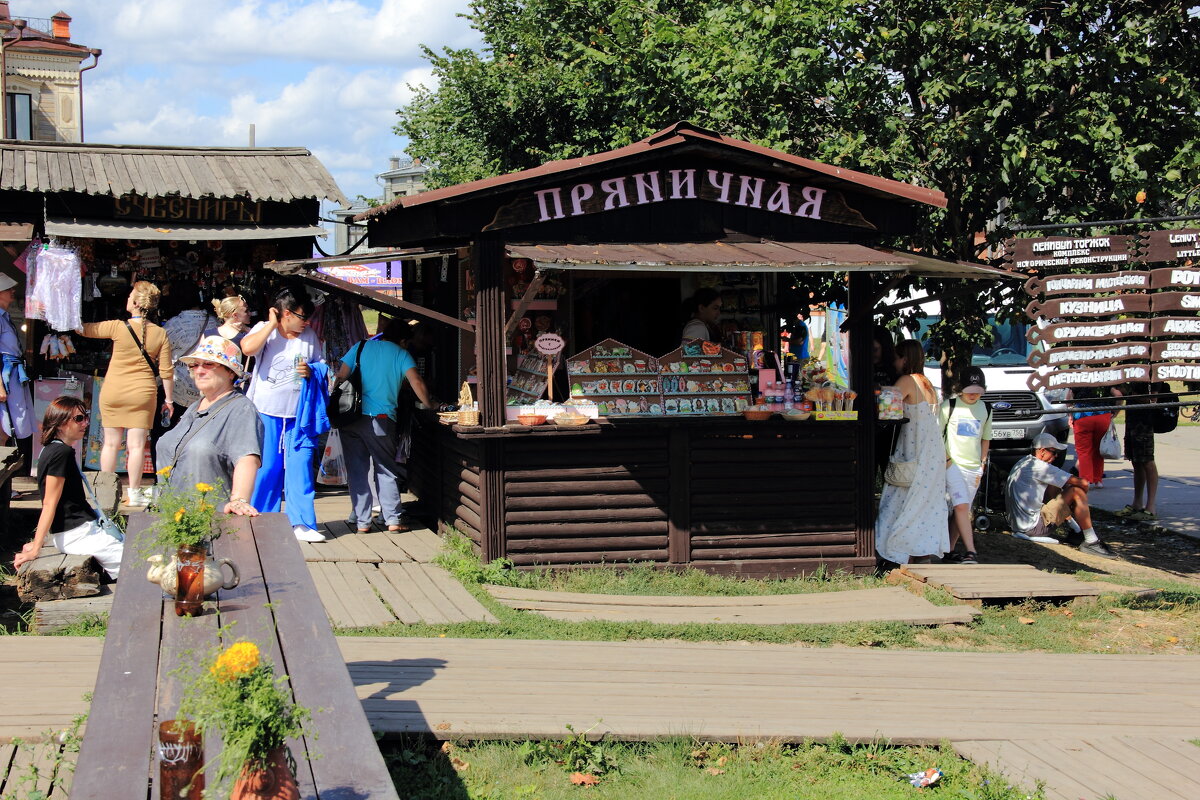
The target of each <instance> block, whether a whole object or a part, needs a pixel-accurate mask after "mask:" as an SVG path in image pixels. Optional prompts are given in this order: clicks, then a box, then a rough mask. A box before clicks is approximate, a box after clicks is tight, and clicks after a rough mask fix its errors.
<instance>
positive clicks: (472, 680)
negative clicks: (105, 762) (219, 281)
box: [0, 637, 1200, 800]
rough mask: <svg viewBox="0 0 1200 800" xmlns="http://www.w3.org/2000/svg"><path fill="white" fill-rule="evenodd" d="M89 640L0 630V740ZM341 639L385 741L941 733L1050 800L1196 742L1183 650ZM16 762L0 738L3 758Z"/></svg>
mask: <svg viewBox="0 0 1200 800" xmlns="http://www.w3.org/2000/svg"><path fill="white" fill-rule="evenodd" d="M100 645H101V640H99V639H85V638H78V637H74V638H66V637H64V638H58V637H49V638H47V637H9V638H7V639H6V640H5V647H4V648H3V650H2V651H0V664H3V668H4V674H5V678H6V680H5V681H4V682H3V684H0V742H4V741H7V740H9V739H11V738H12V737H13V736H24V737H36V736H37V735H38V734H40V733H42V732H44V731H50V730H61V729H63V728H66V727H68V726H69V725H70V721H71V718H72V716H74V715H75V714H77V713H79V712H80V711H82V710H84V708H85V704H84V703H83V701H82V696H83V693H84V692H86V691H88V690H90V689H91V683H92V681H93V680H94V678H95V674H96V669H97V665H98V663H99V658H100ZM338 645H339V647H340V648H341V651H342V654H343V656H344V658H345V659H346V661H347V664H348V666H349V670H350V675H351V678H352V680H353V681H354V684H355V690H356V692H357V694H358V697H359V698H360V699H361V700H362V702H363V705H364V708H365V710H366V712H367V718H368V720H369V721H370V723H371V727H372V728H374V729H375V730H376V731H378V732H382V733H401V732H409V733H422V734H428V735H432V736H435V737H438V738H443V739H450V738H521V739H524V738H527V737H528V738H540V737H556V736H562V735H564V734H565V733H566V725H568V724H570V725H573V726H574V727H575V728H576V730H587V729H589V728H592V727H593V726H595V728H594V730H593V732H594V733H596V734H599V733H601V732H609V733H611V734H613V735H614V736H615V737H616V738H620V739H633V740H641V739H653V738H658V737H663V736H695V737H698V738H702V739H708V740H714V739H719V740H726V741H747V740H754V739H756V738H775V739H779V740H784V741H802V740H804V739H825V738H828V737H829V736H831V735H832V734H833V733H835V732H839V733H842V734H843V735H845V736H846V737H847V738H850V739H852V740H873V739H888V740H891V741H893V742H895V743H919V744H936V743H939V742H940V741H942V740H949V741H951V742H952V743H953V744H954V746H955V748H956V749H957V750H958V751H959V752H960V753H962V754H963V755H964V756H965V757H967V758H970V759H972V760H976V761H981V762H987V763H992V764H993V765H994V766H995V767H996V768H997V769H999V770H1000V771H1002V772H1003V773H1004V774H1005V775H1006V776H1007V777H1008V778H1009V780H1011V781H1014V782H1018V783H1025V784H1026V785H1028V786H1030V788H1032V786H1033V782H1034V781H1036V780H1038V779H1042V780H1044V781H1045V783H1046V787H1047V797H1048V798H1057V799H1058V800H1079V799H1080V798H1083V800H1103V798H1104V797H1105V796H1106V795H1109V794H1111V795H1112V796H1114V797H1116V798H1117V800H1158V798H1162V800H1182V798H1189V799H1190V798H1195V797H1200V791H1197V790H1196V789H1195V784H1196V781H1197V776H1200V768H1198V766H1200V762H1198V760H1197V752H1200V748H1195V746H1194V745H1191V744H1189V743H1188V740H1190V739H1195V738H1200V681H1198V680H1197V679H1196V678H1197V674H1198V672H1197V664H1198V663H1200V662H1198V661H1197V659H1196V657H1195V656H1162V655H1154V656H1121V655H1108V656H1103V655H1061V654H1051V653H927V652H917V651H876V650H868V649H850V648H806V647H793V646H782V645H748V644H740V643H727V644H693V643H683V642H649V641H647V642H550V641H526V640H492V639H476V640H471V639H440V638H421V639H392V638H374V637H363V638H359V637H342V638H340V639H339V640H338ZM47 665H53V669H52V670H48V668H47ZM42 687H45V688H42ZM1189 748H1194V749H1189ZM5 754H8V755H7V756H6V755H5ZM15 756H16V749H15V748H7V749H5V748H3V747H0V760H3V759H4V758H6V757H7V758H8V759H9V761H10V763H11V761H12V759H13V758H15ZM22 758H27V756H23V757H22ZM0 771H2V770H0ZM1172 792H1174V793H1173V794H1172Z"/></svg>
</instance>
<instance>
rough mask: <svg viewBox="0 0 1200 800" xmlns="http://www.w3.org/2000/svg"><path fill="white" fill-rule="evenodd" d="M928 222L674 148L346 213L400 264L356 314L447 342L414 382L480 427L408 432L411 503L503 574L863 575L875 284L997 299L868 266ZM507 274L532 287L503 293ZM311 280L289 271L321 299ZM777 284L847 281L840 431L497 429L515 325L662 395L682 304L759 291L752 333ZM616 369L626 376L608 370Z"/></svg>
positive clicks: (676, 142) (674, 137) (820, 173)
mask: <svg viewBox="0 0 1200 800" xmlns="http://www.w3.org/2000/svg"><path fill="white" fill-rule="evenodd" d="M945 202H946V201H945V198H944V197H943V195H942V194H941V193H940V192H937V191H935V190H931V189H926V188H922V187H918V186H913V185H908V184H903V183H898V182H896V181H891V180H886V179H883V178H878V177H874V176H871V175H865V174H862V173H858V172H854V171H851V170H847V169H843V168H840V167H835V166H831V165H828V164H822V163H818V162H814V161H811V160H808V159H804V158H799V157H796V156H792V155H788V154H785V153H782V152H777V151H773V150H769V149H767V148H764V147H759V146H756V145H753V144H750V143H747V142H741V141H737V140H733V139H730V138H727V137H724V136H720V135H717V134H715V133H712V132H709V131H705V130H702V129H699V128H695V127H692V126H689V125H684V124H679V125H676V126H673V127H671V128H668V129H666V130H663V131H661V132H659V133H657V134H655V135H653V136H651V137H649V138H647V139H645V140H643V141H640V142H636V143H634V144H632V145H629V146H627V147H623V148H620V149H617V150H614V151H611V152H607V153H602V154H599V155H595V156H591V157H587V158H581V159H573V160H568V161H559V162H552V163H548V164H544V165H542V166H540V167H538V168H535V169H531V170H527V171H523V172H517V173H513V174H509V175H503V176H499V177H496V178H491V179H487V180H482V181H477V182H474V183H468V184H463V185H459V186H452V187H448V188H444V189H437V190H433V191H429V192H426V193H423V194H419V195H416V196H411V197H401V198H397V199H396V200H395V201H393V202H392V203H390V204H388V205H385V206H382V207H380V208H377V209H373V210H371V211H369V212H367V213H366V214H364V215H363V217H362V219H364V220H365V221H366V223H367V225H368V231H369V239H370V243H371V245H372V246H391V247H396V248H404V252H403V253H402V254H399V255H395V256H393V257H394V258H400V259H402V260H403V261H404V264H405V293H404V300H403V301H396V302H388V301H381V298H378V297H370V298H368V297H365V296H364V298H363V299H364V301H365V302H369V303H372V304H380V303H382V305H392V306H400V307H402V308H406V309H408V310H409V311H410V312H412V313H415V314H418V315H424V316H426V317H431V318H433V319H435V320H437V321H439V322H447V323H449V324H447V325H443V326H439V329H440V330H441V332H442V333H441V334H440V336H439V339H438V344H437V349H436V350H435V352H434V355H433V357H432V362H433V370H432V371H433V374H432V375H431V376H427V378H429V380H431V381H432V383H433V385H434V386H435V389H436V391H437V392H439V394H440V396H442V397H453V396H454V395H455V394H456V387H457V386H458V384H459V382H461V381H462V380H463V379H464V378H471V376H474V379H476V380H477V396H478V404H479V408H480V411H481V415H482V419H481V424H480V425H478V426H472V427H466V426H461V425H455V426H445V425H439V424H436V421H434V420H433V419H432V415H430V416H429V417H424V418H422V419H421V424H419V425H418V426H416V429H415V431H414V434H413V448H412V456H411V460H410V470H409V472H410V479H411V485H412V488H413V491H415V492H416V493H417V494H418V495H419V496H420V498H421V500H422V502H423V503H424V504H427V505H428V506H429V507H430V508H431V509H432V510H433V511H434V512H435V513H436V514H437V516H438V518H439V519H440V521H441V523H442V525H443V526H446V527H453V528H456V529H458V530H459V531H461V532H463V533H464V534H466V535H467V536H469V537H470V538H471V539H472V540H473V541H474V542H475V543H476V545H477V546H478V548H479V550H480V552H481V553H482V556H483V557H484V558H485V559H492V558H500V557H503V558H508V559H511V560H512V561H513V562H514V563H515V564H517V565H518V566H523V567H526V566H534V565H589V564H598V563H612V562H627V561H630V560H634V561H640V562H652V563H655V564H660V565H663V566H678V565H691V566H694V567H698V568H702V569H705V570H710V571H714V572H724V573H733V574H739V575H747V576H780V575H792V574H797V573H803V572H807V571H811V570H813V569H816V568H817V567H818V566H819V565H825V566H826V567H828V568H831V569H837V568H840V569H845V570H848V571H866V570H871V569H874V567H875V554H874V519H875V502H874V467H873V464H874V452H873V451H874V411H873V409H874V397H873V392H872V384H871V327H872V314H871V310H872V308H873V307H874V304H875V303H876V302H877V300H878V296H877V294H878V293H879V285H878V284H879V282H878V281H877V280H876V277H875V276H877V275H879V274H882V275H884V276H888V277H890V276H896V275H902V274H926V275H933V276H937V277H945V278H1000V277H1007V273H1005V272H1004V271H1001V270H994V269H991V268H988V267H983V266H979V265H972V264H961V263H950V262H944V261H937V260H935V259H931V258H927V257H923V256H920V255H916V254H911V253H903V252H898V251H895V250H893V249H890V248H888V247H885V246H883V243H886V242H889V241H898V240H903V239H904V238H905V237H906V236H907V235H909V234H911V233H912V232H913V230H914V229H915V226H916V223H917V221H918V219H919V218H920V215H922V214H924V213H926V212H927V211H929V210H930V209H935V208H941V207H944V206H945ZM522 260H524V263H523V262H522ZM525 264H532V265H533V267H534V269H535V270H536V273H535V274H534V275H532V276H531V275H529V274H528V272H527V271H526V272H521V269H523V268H524V265H525ZM315 266H316V265H315V264H311V263H309V264H304V263H297V264H294V265H291V267H290V268H291V269H292V270H293V271H299V272H301V273H303V274H305V275H306V277H307V278H308V279H309V280H313V281H314V282H318V283H322V284H323V285H326V286H339V284H338V282H337V281H335V280H330V279H328V278H327V277H323V276H321V275H318V274H317V273H316V272H315ZM514 266H517V267H519V268H518V270H517V274H516V275H515V276H514ZM797 272H827V273H839V274H845V275H847V276H848V277H847V280H848V283H849V298H850V302H849V314H850V316H849V322H848V325H847V329H848V332H849V351H850V352H849V365H850V376H849V378H850V384H851V386H852V387H853V388H854V389H856V390H857V393H858V395H857V400H856V401H855V408H856V409H857V411H858V412H859V413H858V419H857V420H841V421H820V422H817V421H815V420H808V421H804V422H796V421H787V420H784V419H782V418H781V417H779V416H778V415H777V416H775V417H774V418H772V419H771V420H767V421H748V420H747V419H745V418H743V417H742V416H741V415H739V414H733V413H728V409H726V408H724V407H723V406H721V405H720V404H717V405H715V406H714V405H713V404H712V403H708V404H706V405H705V406H704V407H703V411H701V412H700V413H695V410H693V412H692V413H682V414H670V413H664V409H663V407H662V406H660V405H656V404H654V403H653V402H652V403H651V404H650V405H649V407H648V410H647V407H645V406H643V407H642V408H640V409H637V408H634V410H633V411H632V412H631V413H624V411H626V410H628V409H629V408H633V407H632V406H623V407H622V413H609V414H603V413H602V414H601V415H600V418H599V419H598V420H596V421H595V422H593V423H589V424H586V425H583V426H581V427H566V426H558V425H553V424H550V425H543V426H536V427H525V426H522V425H520V424H516V423H513V422H511V421H510V417H511V416H512V414H511V412H510V408H511V399H509V400H508V401H507V404H506V395H507V396H508V397H509V398H511V396H512V391H513V389H512V387H513V383H512V379H513V378H518V379H519V377H520V376H519V375H518V374H517V372H518V371H519V370H520V369H521V368H520V366H519V358H518V355H517V353H518V349H519V343H518V341H517V339H516V338H515V336H516V334H514V330H518V329H517V328H516V327H515V323H519V321H520V318H521V316H522V314H524V313H526V312H527V309H529V308H530V307H533V308H534V309H535V310H534V311H533V312H532V313H535V314H538V313H541V314H545V315H550V314H554V315H556V317H555V319H554V320H552V324H553V325H554V326H555V329H556V330H558V331H559V332H560V333H561V335H562V336H563V337H564V338H565V339H566V340H567V341H566V349H565V352H564V354H563V355H564V356H569V354H572V353H581V352H584V353H591V354H592V355H593V356H594V357H595V358H606V357H608V358H611V357H613V356H612V355H611V354H610V350H609V349H608V348H609V347H611V346H610V345H605V346H604V349H603V350H602V349H601V345H599V344H597V343H598V342H603V341H605V340H607V339H608V337H611V338H612V339H616V340H618V341H619V342H624V343H625V345H631V346H632V347H625V346H623V345H622V346H620V347H617V348H616V352H619V353H624V354H625V355H626V361H627V362H628V361H629V360H633V362H634V363H635V364H637V366H636V367H634V368H633V369H636V370H638V371H639V372H640V371H642V370H644V366H643V363H649V364H650V368H651V370H653V369H655V368H659V369H660V370H661V371H660V372H659V373H658V374H657V376H658V377H659V378H661V379H663V380H665V379H666V378H668V377H670V373H669V372H668V370H669V369H670V367H669V365H668V364H667V361H668V359H666V358H664V357H662V356H661V354H663V353H666V352H667V351H668V350H674V349H676V348H679V346H680V345H679V341H680V338H679V337H680V334H679V330H680V325H681V320H680V319H679V317H678V316H677V314H678V308H679V301H680V299H681V298H682V297H683V296H684V294H686V292H684V291H681V288H680V287H681V282H682V281H686V280H688V279H689V278H695V276H697V275H705V274H713V273H718V274H722V275H743V276H762V277H763V283H762V284H761V285H762V287H763V288H762V291H763V297H764V304H763V305H764V307H765V308H768V309H769V308H771V307H772V302H771V295H772V293H773V287H774V286H775V285H776V283H777V281H778V279H779V278H780V277H783V278H786V277H787V276H789V275H790V274H792V273H797ZM885 280H886V278H885ZM549 281H555V282H556V285H557V287H558V288H556V289H555V290H554V292H553V294H554V297H555V301H554V302H555V303H556V306H555V307H554V309H553V311H550V310H546V311H541V312H539V311H537V310H536V309H537V308H538V307H537V306H536V304H537V303H539V302H542V303H546V302H549V301H546V300H539V299H537V298H538V297H539V296H540V295H539V287H543V286H545V285H546V284H547V282H549ZM339 288H343V289H347V290H351V291H352V290H353V287H350V286H348V285H340V287H339ZM364 294H365V293H364ZM382 305H381V307H382ZM543 308H547V309H549V308H550V306H543ZM768 315H769V314H768ZM543 327H545V326H542V325H540V324H539V328H538V329H539V330H541V329H542V328H543ZM618 331H619V332H620V335H618ZM685 347H686V345H685ZM652 348H657V349H652ZM601 352H603V353H604V354H605V355H600V353H601ZM638 352H643V353H648V354H649V356H647V357H646V358H640V357H636V356H635V357H633V358H632V359H631V358H630V353H634V354H636V353H638ZM575 358H576V359H578V358H579V356H576V357H575ZM732 360H733V361H736V360H737V358H736V356H734V357H733V358H732ZM660 362H661V363H660ZM575 363H576V364H580V363H582V362H580V361H578V360H576V362H575ZM624 371H625V372H630V371H631V369H630V368H629V367H626V368H625V369H624ZM560 374H561V373H560ZM510 376H512V378H510ZM621 377H622V378H623V379H629V378H631V377H633V378H636V377H639V376H638V375H637V374H635V375H633V376H629V375H624V374H623V375H622V376H621ZM626 382H628V381H626ZM543 385H544V382H543ZM648 385H650V386H654V384H648ZM602 391H603V390H602ZM659 391H661V388H660V389H659ZM559 396H561V393H560V394H559ZM614 407H615V406H614ZM714 408H716V409H717V411H716V413H713V409H714Z"/></svg>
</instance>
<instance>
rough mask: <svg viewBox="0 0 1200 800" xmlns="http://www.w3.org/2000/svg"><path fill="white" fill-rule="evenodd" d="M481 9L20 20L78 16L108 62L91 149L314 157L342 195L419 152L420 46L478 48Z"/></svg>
mask: <svg viewBox="0 0 1200 800" xmlns="http://www.w3.org/2000/svg"><path fill="white" fill-rule="evenodd" d="M467 5H468V0H437V1H435V0H11V1H10V10H11V13H12V16H14V17H39V18H47V17H50V16H53V15H54V14H55V13H57V12H58V11H65V12H66V13H68V14H70V15H71V17H72V22H71V40H72V41H74V42H77V43H79V44H83V45H86V46H88V47H99V48H101V49H103V50H104V55H103V56H101V58H100V66H99V67H97V68H96V69H94V70H90V71H88V72H86V73H85V74H84V126H85V136H86V139H87V141H89V142H108V143H119V144H180V145H209V146H241V145H245V144H246V143H247V140H248V130H249V125H250V123H254V125H255V143H256V144H257V145H259V146H263V147H275V146H292V145H298V146H302V147H307V148H309V149H310V150H312V151H313V153H315V154H316V155H317V157H318V158H320V159H321V161H322V162H323V163H324V164H325V166H326V167H327V168H328V169H329V170H330V172H332V173H333V176H334V178H336V179H337V182H338V184H339V185H340V186H341V187H342V191H343V192H345V193H346V195H347V196H349V197H351V198H353V197H354V196H355V195H358V194H362V195H366V196H376V195H378V194H379V193H380V189H379V186H378V184H377V183H376V181H375V178H374V175H375V174H376V173H378V172H381V171H383V170H385V169H387V166H388V157H389V156H393V155H402V154H403V150H404V145H405V141H404V140H403V139H401V138H400V137H398V136H396V135H395V134H394V133H392V130H391V129H392V126H393V125H394V124H395V111H396V108H398V107H399V106H401V105H403V104H404V103H405V102H407V100H408V99H409V98H410V97H411V94H412V93H411V90H410V89H409V86H410V85H416V84H424V85H431V79H430V72H429V65H428V62H426V61H425V60H424V59H423V58H422V57H421V49H420V46H421V45H422V44H424V45H428V46H430V47H432V48H433V49H435V50H440V49H441V48H442V47H446V46H449V47H473V46H477V44H478V37H477V34H476V32H475V31H473V30H471V28H470V26H469V25H468V24H467V23H466V21H465V20H463V19H460V18H459V17H458V16H457V15H458V14H460V13H464V12H465V11H466V10H467Z"/></svg>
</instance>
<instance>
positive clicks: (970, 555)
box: [958, 550, 979, 564]
mask: <svg viewBox="0 0 1200 800" xmlns="http://www.w3.org/2000/svg"><path fill="white" fill-rule="evenodd" d="M958 563H960V564H978V563H979V556H978V555H977V554H976V553H975V551H974V550H968V551H967V554H966V555H965V556H963V557H962V561H960V562H958Z"/></svg>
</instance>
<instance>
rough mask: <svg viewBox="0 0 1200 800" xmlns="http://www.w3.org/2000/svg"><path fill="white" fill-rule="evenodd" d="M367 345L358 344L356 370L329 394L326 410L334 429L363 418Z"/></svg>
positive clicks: (355, 359)
mask: <svg viewBox="0 0 1200 800" xmlns="http://www.w3.org/2000/svg"><path fill="white" fill-rule="evenodd" d="M365 344H366V341H362V342H359V343H358V349H357V350H356V351H355V354H354V369H352V370H350V377H349V378H348V379H347V380H344V381H338V382H337V383H335V384H334V385H333V391H332V392H330V393H329V401H328V403H327V404H326V407H325V408H326V413H328V414H329V424H330V426H332V427H334V428H344V427H346V426H347V425H350V424H351V423H354V422H357V421H358V418H359V417H361V416H362V401H363V388H362V373H361V370H360V367H361V366H362V350H363V345H365Z"/></svg>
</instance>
